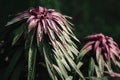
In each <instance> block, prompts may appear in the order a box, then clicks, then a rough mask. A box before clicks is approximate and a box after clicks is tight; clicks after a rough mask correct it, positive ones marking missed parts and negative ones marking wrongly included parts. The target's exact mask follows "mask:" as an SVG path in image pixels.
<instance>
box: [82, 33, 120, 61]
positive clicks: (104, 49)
mask: <svg viewBox="0 0 120 80" xmlns="http://www.w3.org/2000/svg"><path fill="white" fill-rule="evenodd" d="M86 39H87V40H88V42H87V43H86V44H85V46H84V47H83V49H85V48H87V47H90V46H91V47H92V48H91V50H94V51H96V53H98V52H99V53H102V55H103V56H104V57H105V59H109V58H111V59H112V60H113V61H114V62H115V59H114V58H115V56H116V57H118V58H120V55H119V51H120V49H119V47H118V45H117V43H116V42H115V41H114V40H113V39H112V38H111V37H108V36H104V35H103V34H101V33H100V34H93V35H89V36H87V37H86Z"/></svg>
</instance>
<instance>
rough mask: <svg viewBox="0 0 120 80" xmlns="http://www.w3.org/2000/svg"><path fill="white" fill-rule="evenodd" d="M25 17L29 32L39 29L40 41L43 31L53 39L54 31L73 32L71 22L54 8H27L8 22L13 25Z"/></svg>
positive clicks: (38, 37)
mask: <svg viewBox="0 0 120 80" xmlns="http://www.w3.org/2000/svg"><path fill="white" fill-rule="evenodd" d="M23 19H27V23H28V32H29V31H31V30H32V29H37V32H36V34H37V40H39V41H41V39H42V37H43V33H45V34H48V36H49V38H50V39H53V31H54V32H55V33H56V34H59V33H60V32H61V31H64V32H65V33H67V34H71V33H72V31H71V29H70V25H69V24H70V22H69V21H67V20H66V17H65V16H63V15H62V14H60V13H59V12H56V11H55V10H53V9H46V8H43V7H39V8H32V9H29V10H26V11H24V12H22V13H19V14H18V16H17V17H16V18H14V19H13V20H12V21H10V22H8V24H7V25H11V24H13V23H15V22H18V21H21V20H23ZM51 30H52V31H51ZM72 35H73V34H72Z"/></svg>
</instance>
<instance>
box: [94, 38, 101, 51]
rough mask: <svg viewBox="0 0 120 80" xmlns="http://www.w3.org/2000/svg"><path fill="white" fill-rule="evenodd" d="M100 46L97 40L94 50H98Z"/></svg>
mask: <svg viewBox="0 0 120 80" xmlns="http://www.w3.org/2000/svg"><path fill="white" fill-rule="evenodd" d="M99 45H100V41H98V40H97V41H96V42H95V45H94V49H95V50H96V49H97V47H99Z"/></svg>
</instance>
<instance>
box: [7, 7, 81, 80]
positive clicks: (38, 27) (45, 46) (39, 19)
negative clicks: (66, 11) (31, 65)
mask: <svg viewBox="0 0 120 80" xmlns="http://www.w3.org/2000/svg"><path fill="white" fill-rule="evenodd" d="M66 18H70V17H68V16H65V15H62V14H60V13H59V12H56V11H55V10H53V9H46V8H43V7H38V8H32V9H29V10H26V11H24V12H22V13H19V14H18V15H17V17H15V18H14V19H13V20H11V21H10V22H8V24H7V25H6V26H8V25H11V24H13V23H15V22H18V21H21V20H23V19H25V20H26V23H27V34H28V35H27V36H25V40H26V46H25V48H29V47H31V46H32V45H34V43H33V42H34V41H36V40H37V45H36V47H37V48H38V50H39V52H40V53H44V54H43V55H44V57H45V62H46V65H47V68H48V69H49V70H48V71H49V73H50V75H51V74H52V75H54V76H53V77H52V78H53V79H56V78H54V77H56V76H55V74H54V73H53V72H55V71H53V70H54V69H55V70H56V72H58V70H59V73H61V74H62V73H65V74H62V75H63V76H65V78H63V76H61V75H60V76H61V78H62V79H66V77H67V78H68V77H69V75H67V74H66V71H71V67H72V68H73V69H74V70H76V72H77V73H78V74H79V75H80V77H82V78H83V76H82V74H81V72H80V71H79V69H78V67H77V64H76V63H75V62H74V57H75V56H77V55H78V53H79V51H78V50H77V46H76V45H75V44H74V42H73V41H72V40H71V38H73V39H75V40H77V38H76V37H75V35H74V34H73V32H72V28H71V25H72V24H71V23H70V22H69V21H68V20H67V19H66ZM22 24H23V25H24V23H22ZM25 26H26V25H25ZM21 27H24V26H21ZM21 27H20V28H21ZM17 30H18V29H17ZM24 31H25V30H22V31H21V32H20V33H17V35H19V36H17V38H16V36H15V37H14V39H15V40H13V41H15V42H16V41H17V40H18V38H21V37H20V36H22V33H24V34H26V32H24ZM30 31H32V32H33V34H31V33H32V32H31V33H30ZM29 33H30V34H29ZM34 33H35V34H36V35H34ZM29 35H30V37H29ZM31 35H32V36H31ZM23 36H24V35H23ZM43 36H47V37H45V38H46V39H43V38H44V37H43ZM35 37H36V38H35ZM34 38H35V39H34ZM33 39H34V40H33ZM41 40H43V41H41ZM77 41H78V40H77ZM27 42H28V43H27ZM35 43H36V42H35ZM41 43H42V44H41ZM28 44H30V45H28ZM27 45H28V46H29V47H27ZM41 49H42V50H41ZM26 50H31V49H30V48H29V49H26ZM28 52H31V51H28ZM53 60H54V61H53ZM61 65H62V68H61ZM70 66H71V67H70ZM53 68H54V69H53ZM63 69H64V72H63ZM66 69H67V70H66Z"/></svg>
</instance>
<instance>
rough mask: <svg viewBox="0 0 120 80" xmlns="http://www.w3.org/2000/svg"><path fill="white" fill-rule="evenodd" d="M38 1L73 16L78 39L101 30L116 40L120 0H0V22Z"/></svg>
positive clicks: (119, 19) (119, 17)
mask: <svg viewBox="0 0 120 80" xmlns="http://www.w3.org/2000/svg"><path fill="white" fill-rule="evenodd" d="M38 5H39V6H44V7H47V8H55V9H56V10H57V11H60V12H61V13H62V14H65V15H68V16H71V17H73V20H72V21H71V22H72V23H74V25H75V26H74V28H75V30H74V32H75V34H76V36H77V37H78V38H79V39H82V38H83V37H84V36H86V35H88V34H92V33H103V34H105V35H108V36H112V37H113V38H115V40H116V41H118V42H119V40H120V38H119V34H120V32H119V30H120V0H0V25H1V26H2V25H4V24H5V23H6V22H7V21H8V17H9V16H11V15H14V14H16V13H18V12H21V11H24V10H26V9H28V8H29V7H32V6H35V7H37V6H38Z"/></svg>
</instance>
